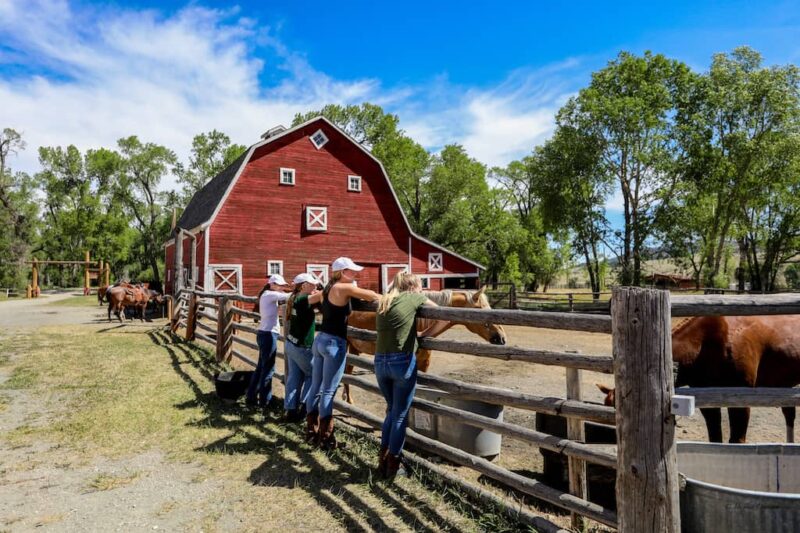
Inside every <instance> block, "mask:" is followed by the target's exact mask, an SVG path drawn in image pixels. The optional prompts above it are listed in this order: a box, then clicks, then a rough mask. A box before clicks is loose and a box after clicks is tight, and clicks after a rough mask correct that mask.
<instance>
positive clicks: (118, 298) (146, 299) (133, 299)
mask: <svg viewBox="0 0 800 533" xmlns="http://www.w3.org/2000/svg"><path fill="white" fill-rule="evenodd" d="M106 297H107V298H108V321H109V322H111V311H112V309H113V310H114V313H115V314H116V316H117V318H118V319H119V321H120V322H122V321H123V317H124V316H125V308H126V307H133V308H134V313H133V314H134V317H135V316H136V311H139V318H140V320H141V321H142V322H144V315H145V311H146V309H147V304H148V303H150V301H151V300H155V301H156V302H159V303H160V302H161V294H160V293H159V292H158V291H154V290H150V289H148V288H147V287H146V286H145V285H144V284H139V285H132V284H130V283H121V284H119V285H117V286H114V287H110V288H109V289H108V290H107V291H106Z"/></svg>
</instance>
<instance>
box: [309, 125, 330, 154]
mask: <svg viewBox="0 0 800 533" xmlns="http://www.w3.org/2000/svg"><path fill="white" fill-rule="evenodd" d="M311 142H312V143H313V144H314V147H315V148H316V149H317V150H319V149H320V148H322V147H323V146H325V143H327V142H328V136H327V135H325V132H323V131H322V130H317V131H315V132H314V134H313V135H312V136H311Z"/></svg>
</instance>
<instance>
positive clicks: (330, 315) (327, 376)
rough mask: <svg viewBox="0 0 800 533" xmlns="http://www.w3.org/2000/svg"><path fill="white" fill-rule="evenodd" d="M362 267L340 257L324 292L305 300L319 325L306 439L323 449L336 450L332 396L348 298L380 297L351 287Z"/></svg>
mask: <svg viewBox="0 0 800 533" xmlns="http://www.w3.org/2000/svg"><path fill="white" fill-rule="evenodd" d="M363 268H364V267H361V266H358V265H357V264H355V263H354V262H353V261H352V260H351V259H350V258H347V257H340V258H339V259H337V260H336V261H334V262H333V275H332V276H331V281H330V283H328V286H327V287H325V290H324V291H322V293H319V294H317V295H314V296H312V297H310V298H309V303H312V304H314V303H318V302H319V303H320V304H321V307H322V325H321V326H320V328H319V331H320V332H319V334H318V335H317V338H316V339H314V346H313V347H312V351H313V353H314V359H313V361H312V379H311V390H310V391H309V396H308V398H309V402H308V405H307V409H308V414H307V416H306V438H307V439H308V440H314V441H315V442H316V443H317V444H319V445H320V446H321V447H322V448H323V449H333V448H335V447H336V439H335V438H334V436H333V397H334V396H335V394H336V389H337V388H338V387H339V383H340V382H341V381H342V374H344V368H345V364H346V363H347V317H348V316H349V315H350V310H351V307H350V299H351V298H359V299H362V300H368V301H375V300H377V299H379V298H380V295H379V294H377V293H375V292H373V291H370V290H367V289H359V288H358V287H356V286H355V285H353V280H355V278H356V276H357V275H358V272H360V271H361V270H363ZM312 398H315V399H314V400H312Z"/></svg>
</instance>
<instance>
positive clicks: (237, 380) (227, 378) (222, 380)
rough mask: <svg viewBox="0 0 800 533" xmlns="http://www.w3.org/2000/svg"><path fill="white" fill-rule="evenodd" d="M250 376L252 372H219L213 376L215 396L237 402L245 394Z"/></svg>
mask: <svg viewBox="0 0 800 533" xmlns="http://www.w3.org/2000/svg"><path fill="white" fill-rule="evenodd" d="M252 376H253V371H252V370H237V371H235V372H219V373H218V374H216V375H215V376H214V387H215V388H216V389H217V396H219V397H220V398H222V399H223V400H238V399H239V398H241V397H242V396H244V394H245V393H246V392H247V387H248V386H249V385H250V378H251V377H252Z"/></svg>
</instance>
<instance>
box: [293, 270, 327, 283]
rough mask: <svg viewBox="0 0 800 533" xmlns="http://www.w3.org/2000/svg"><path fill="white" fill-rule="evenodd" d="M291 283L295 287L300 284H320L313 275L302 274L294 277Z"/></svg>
mask: <svg viewBox="0 0 800 533" xmlns="http://www.w3.org/2000/svg"><path fill="white" fill-rule="evenodd" d="M293 283H294V284H295V285H300V284H301V283H313V284H314V285H317V284H319V283H321V282H320V281H319V280H318V279H317V278H316V277H314V274H309V273H308V272H303V273H302V274H298V275H296V276H295V277H294V280H293Z"/></svg>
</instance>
